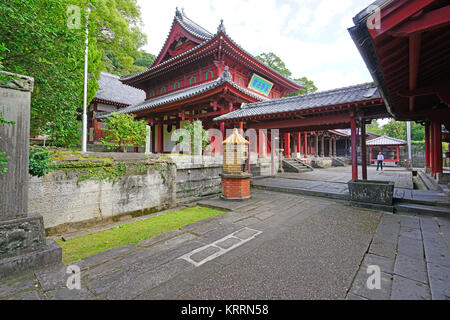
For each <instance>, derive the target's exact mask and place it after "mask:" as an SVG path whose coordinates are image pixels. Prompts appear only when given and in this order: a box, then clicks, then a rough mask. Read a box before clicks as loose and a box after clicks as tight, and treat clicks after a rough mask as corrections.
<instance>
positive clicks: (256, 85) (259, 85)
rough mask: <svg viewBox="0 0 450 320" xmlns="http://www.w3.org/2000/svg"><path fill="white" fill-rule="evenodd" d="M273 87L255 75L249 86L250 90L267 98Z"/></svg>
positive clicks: (270, 83)
mask: <svg viewBox="0 0 450 320" xmlns="http://www.w3.org/2000/svg"><path fill="white" fill-rule="evenodd" d="M272 87H273V83H272V82H270V81H268V80H266V79H264V78H263V77H260V76H258V75H257V74H253V76H252V78H251V80H250V82H249V84H248V88H249V89H252V90H254V91H256V92H259V93H261V94H263V95H265V96H268V95H269V94H270V91H271V90H272Z"/></svg>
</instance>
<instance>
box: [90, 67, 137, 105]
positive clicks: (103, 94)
mask: <svg viewBox="0 0 450 320" xmlns="http://www.w3.org/2000/svg"><path fill="white" fill-rule="evenodd" d="M98 86H99V88H98V90H97V94H96V95H95V97H94V98H97V99H99V100H105V101H111V102H116V103H120V104H126V105H132V104H136V103H140V102H142V101H144V100H145V92H144V91H142V90H139V89H136V88H133V87H130V86H127V85H126V84H123V83H122V82H120V79H119V77H118V76H115V75H113V74H109V73H106V72H102V73H101V75H100V80H99V81H98Z"/></svg>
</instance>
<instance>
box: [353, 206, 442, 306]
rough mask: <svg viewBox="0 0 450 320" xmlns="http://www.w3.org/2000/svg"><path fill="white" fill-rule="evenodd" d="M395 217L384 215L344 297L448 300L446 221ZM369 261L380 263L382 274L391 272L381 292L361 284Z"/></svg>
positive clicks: (365, 277) (373, 263)
mask: <svg viewBox="0 0 450 320" xmlns="http://www.w3.org/2000/svg"><path fill="white" fill-rule="evenodd" d="M394 217H395V216H390V215H387V214H385V215H384V216H383V219H382V221H381V223H380V225H379V226H378V229H377V231H376V235H375V237H374V239H373V240H372V244H371V246H370V248H369V251H368V253H367V254H366V255H365V257H364V261H363V265H362V267H361V269H360V271H359V273H358V276H357V279H356V280H355V282H354V283H353V285H352V287H351V289H350V291H349V293H348V295H347V299H357V298H359V297H363V298H367V299H379V298H382V299H392V300H429V299H435V300H436V299H437V300H447V299H449V298H450V259H449V254H450V252H449V243H448V240H447V239H448V236H449V235H450V229H449V228H447V226H448V222H449V220H448V219H446V218H423V217H421V218H416V217H406V216H396V217H395V218H394ZM441 221H442V222H441ZM393 240H395V241H394V242H392V241H393ZM370 264H371V265H378V266H380V269H381V271H382V274H385V275H388V274H392V275H393V278H392V280H393V281H392V282H389V283H387V282H386V287H384V288H382V289H381V290H380V292H377V291H368V289H367V288H364V287H363V286H364V283H363V280H364V279H367V277H368V276H367V275H363V273H364V268H366V267H367V266H368V265H370ZM392 266H394V267H393V269H392ZM358 277H359V278H358ZM382 279H383V276H382Z"/></svg>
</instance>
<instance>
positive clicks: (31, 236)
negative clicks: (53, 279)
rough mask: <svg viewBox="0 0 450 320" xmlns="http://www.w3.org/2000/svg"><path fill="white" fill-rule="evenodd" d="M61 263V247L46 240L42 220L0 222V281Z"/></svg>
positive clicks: (36, 217) (39, 217)
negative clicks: (18, 273)
mask: <svg viewBox="0 0 450 320" xmlns="http://www.w3.org/2000/svg"><path fill="white" fill-rule="evenodd" d="M61 260H62V249H61V247H60V246H59V245H58V244H57V243H56V242H54V241H46V239H45V231H44V221H43V218H42V216H39V215H36V216H30V217H27V218H23V219H14V220H5V221H0V278H1V277H5V276H8V275H10V274H13V273H16V272H21V271H25V270H30V269H33V268H37V267H42V266H46V265H53V264H57V263H61Z"/></svg>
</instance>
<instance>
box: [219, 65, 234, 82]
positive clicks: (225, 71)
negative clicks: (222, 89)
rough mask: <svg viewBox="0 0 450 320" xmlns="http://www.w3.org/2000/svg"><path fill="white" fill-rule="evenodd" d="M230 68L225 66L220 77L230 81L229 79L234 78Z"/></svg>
mask: <svg viewBox="0 0 450 320" xmlns="http://www.w3.org/2000/svg"><path fill="white" fill-rule="evenodd" d="M228 70H229V68H228V66H225V70H224V71H223V72H222V74H221V75H220V79H222V80H224V81H228V80H231V79H232V77H231V73H230V71H228Z"/></svg>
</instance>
